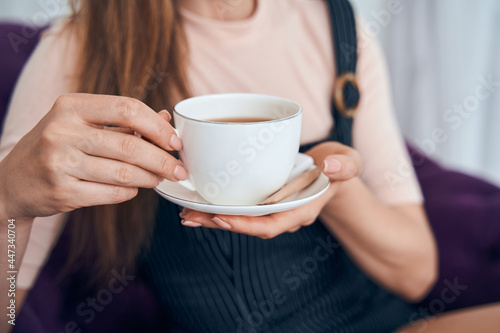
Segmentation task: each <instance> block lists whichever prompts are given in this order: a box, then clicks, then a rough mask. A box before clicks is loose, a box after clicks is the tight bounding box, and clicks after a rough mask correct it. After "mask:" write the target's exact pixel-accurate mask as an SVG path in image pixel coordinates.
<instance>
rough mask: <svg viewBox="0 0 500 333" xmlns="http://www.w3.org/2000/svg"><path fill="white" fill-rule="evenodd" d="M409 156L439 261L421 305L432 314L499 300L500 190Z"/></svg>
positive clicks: (417, 155) (416, 155)
mask: <svg viewBox="0 0 500 333" xmlns="http://www.w3.org/2000/svg"><path fill="white" fill-rule="evenodd" d="M409 151H410V154H411V155H412V160H413V164H414V166H415V170H416V172H417V176H418V179H419V182H420V185H421V187H422V191H423V194H424V198H425V209H426V211H427V215H428V218H429V221H430V223H431V226H432V229H433V231H434V234H435V237H436V240H437V245H438V249H439V260H440V262H439V275H440V276H439V279H438V283H437V284H436V285H435V286H434V288H433V289H432V291H431V293H430V294H429V295H428V297H427V298H426V299H425V300H424V301H423V302H422V303H421V305H422V306H423V307H425V308H428V309H429V312H430V313H431V314H432V313H436V312H442V311H448V310H453V309H458V308H463V307H468V306H473V305H479V304H485V303H490V302H498V301H500V283H499V281H500V188H498V187H496V186H493V185H492V184H489V183H487V182H485V181H483V180H481V179H479V178H474V177H471V176H468V175H466V174H463V173H460V172H454V171H451V170H447V169H445V168H443V167H441V166H439V165H438V164H436V163H435V162H433V161H432V160H430V159H428V158H426V157H424V156H423V155H422V154H421V153H419V151H417V150H416V149H414V148H411V147H410V148H409Z"/></svg>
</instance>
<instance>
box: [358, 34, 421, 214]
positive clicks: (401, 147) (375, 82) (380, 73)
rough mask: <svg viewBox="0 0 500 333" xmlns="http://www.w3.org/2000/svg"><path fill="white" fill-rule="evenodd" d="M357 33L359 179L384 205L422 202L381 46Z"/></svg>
mask: <svg viewBox="0 0 500 333" xmlns="http://www.w3.org/2000/svg"><path fill="white" fill-rule="evenodd" d="M360 27H361V25H358V28H360ZM358 35H361V37H360V38H358V40H359V46H358V47H359V53H358V69H357V79H358V85H359V90H360V94H361V100H360V104H359V108H358V110H357V114H356V115H355V120H354V128H353V145H354V147H355V148H356V149H357V150H358V151H359V152H360V153H361V155H362V156H363V159H364V163H365V164H364V172H363V174H362V179H363V180H364V181H365V183H366V184H367V186H368V187H369V188H370V189H371V190H372V192H373V193H374V194H375V195H376V196H377V197H378V198H379V199H380V200H381V201H382V202H384V203H385V204H387V205H405V204H418V203H422V201H423V198H422V193H421V190H420V186H419V184H418V181H417V179H416V175H415V171H414V169H413V167H412V164H411V162H410V158H409V155H408V152H407V150H406V147H405V144H404V140H403V137H402V135H401V133H400V131H399V128H398V125H397V123H396V119H395V115H394V110H393V105H392V100H391V98H392V96H391V90H390V84H389V78H388V71H387V68H386V64H385V60H384V57H383V55H382V52H381V49H380V47H379V45H378V44H377V43H376V42H375V41H374V40H373V39H371V38H367V37H365V38H363V29H358Z"/></svg>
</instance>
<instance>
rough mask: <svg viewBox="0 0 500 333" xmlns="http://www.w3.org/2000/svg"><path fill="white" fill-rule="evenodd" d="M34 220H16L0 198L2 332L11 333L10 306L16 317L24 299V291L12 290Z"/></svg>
mask: <svg viewBox="0 0 500 333" xmlns="http://www.w3.org/2000/svg"><path fill="white" fill-rule="evenodd" d="M32 224H33V219H32V218H16V217H15V216H10V213H9V212H8V211H7V207H6V201H5V200H4V199H2V198H1V196H0V253H1V255H0V304H1V306H0V308H1V309H3V310H2V316H1V318H2V319H1V321H0V332H9V331H10V330H11V329H12V327H13V326H12V325H11V324H9V322H8V321H10V320H11V318H10V317H9V316H7V314H9V313H10V309H9V308H8V307H9V306H10V307H11V308H12V307H13V306H11V304H14V305H15V312H16V317H17V315H18V314H19V312H20V310H21V306H22V301H23V299H24V291H22V290H18V289H17V288H12V283H15V281H16V280H17V273H14V272H17V271H18V270H19V266H20V264H21V260H22V258H23V256H24V252H25V251H26V247H27V245H28V240H29V236H30V231H31V226H32Z"/></svg>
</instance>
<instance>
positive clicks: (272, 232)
mask: <svg viewBox="0 0 500 333" xmlns="http://www.w3.org/2000/svg"><path fill="white" fill-rule="evenodd" d="M296 213H297V212H295V214H294V213H293V212H292V211H286V212H281V213H275V214H270V215H265V216H257V217H255V216H239V215H216V216H214V218H213V219H212V221H213V222H214V223H215V224H217V226H218V227H219V228H220V229H224V230H231V231H233V232H237V233H241V234H246V235H250V236H256V237H259V238H263V239H270V238H274V237H276V236H278V235H280V234H282V233H284V232H286V231H288V230H291V229H293V228H296V227H297V226H300V225H302V223H303V222H304V220H303V218H302V215H301V214H296Z"/></svg>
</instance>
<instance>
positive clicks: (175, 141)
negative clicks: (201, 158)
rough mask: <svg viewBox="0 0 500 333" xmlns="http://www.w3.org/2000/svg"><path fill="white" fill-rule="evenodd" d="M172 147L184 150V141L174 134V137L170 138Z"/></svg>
mask: <svg viewBox="0 0 500 333" xmlns="http://www.w3.org/2000/svg"><path fill="white" fill-rule="evenodd" d="M170 147H172V148H174V149H175V150H181V149H182V141H181V139H179V137H178V136H177V135H176V134H172V137H170Z"/></svg>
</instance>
